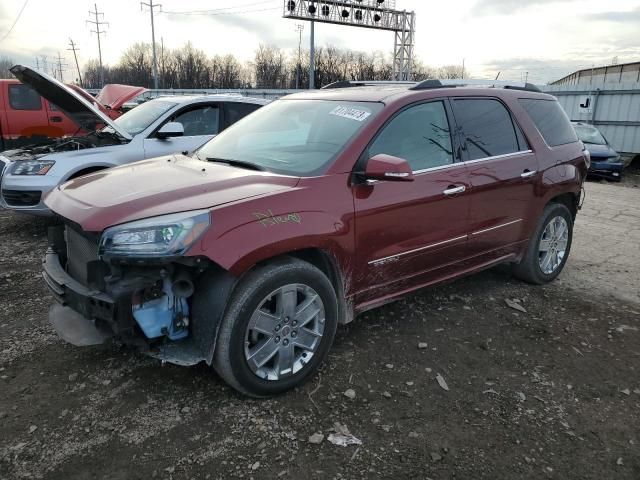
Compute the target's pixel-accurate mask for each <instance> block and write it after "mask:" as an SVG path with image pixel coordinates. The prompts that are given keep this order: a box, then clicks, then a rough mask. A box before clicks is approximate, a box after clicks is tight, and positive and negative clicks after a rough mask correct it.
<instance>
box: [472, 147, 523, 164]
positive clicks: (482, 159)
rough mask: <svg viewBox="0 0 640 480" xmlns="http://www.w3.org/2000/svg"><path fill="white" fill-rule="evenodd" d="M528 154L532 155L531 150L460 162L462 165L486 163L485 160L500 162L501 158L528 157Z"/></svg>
mask: <svg viewBox="0 0 640 480" xmlns="http://www.w3.org/2000/svg"><path fill="white" fill-rule="evenodd" d="M529 153H533V150H523V151H521V152H513V153H505V154H503V155H494V156H493V157H484V158H477V159H475V160H467V161H466V162H462V163H464V164H465V165H472V164H474V163H479V162H486V161H487V160H500V159H502V158H508V157H519V156H520V155H528V154H529Z"/></svg>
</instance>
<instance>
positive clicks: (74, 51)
mask: <svg viewBox="0 0 640 480" xmlns="http://www.w3.org/2000/svg"><path fill="white" fill-rule="evenodd" d="M69 46H70V47H71V48H67V50H69V51H72V52H73V59H74V60H75V61H76V69H77V70H78V82H79V83H80V86H81V87H82V73H80V65H78V55H77V54H76V52H77V51H78V50H80V49H79V48H78V47H76V44H75V43H73V39H71V38H69Z"/></svg>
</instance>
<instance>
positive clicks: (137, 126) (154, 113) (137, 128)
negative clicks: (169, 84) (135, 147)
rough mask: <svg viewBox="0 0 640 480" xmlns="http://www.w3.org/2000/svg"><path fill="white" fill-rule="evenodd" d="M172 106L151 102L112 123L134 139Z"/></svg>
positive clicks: (157, 101)
mask: <svg viewBox="0 0 640 480" xmlns="http://www.w3.org/2000/svg"><path fill="white" fill-rule="evenodd" d="M174 105H176V104H175V102H168V101H166V100H151V101H150V102H147V103H143V104H142V105H138V106H137V107H135V108H134V109H133V110H129V111H128V112H127V113H125V114H124V115H122V116H121V117H118V118H117V119H116V120H114V123H115V124H116V125H118V127H120V128H121V129H122V130H124V131H125V132H127V133H128V134H129V135H131V136H132V137H134V136H136V135H138V134H139V133H140V132H142V131H144V130H145V129H146V128H147V127H149V125H151V124H152V123H153V122H155V121H156V120H157V119H158V117H160V115H162V114H163V113H165V112H166V111H167V110H169V109H170V108H172V107H173V106H174ZM110 130H112V129H111V128H109V127H106V128H105V131H110Z"/></svg>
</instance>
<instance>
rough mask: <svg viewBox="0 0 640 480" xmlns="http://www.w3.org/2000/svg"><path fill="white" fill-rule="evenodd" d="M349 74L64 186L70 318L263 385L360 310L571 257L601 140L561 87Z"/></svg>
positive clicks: (60, 287)
mask: <svg viewBox="0 0 640 480" xmlns="http://www.w3.org/2000/svg"><path fill="white" fill-rule="evenodd" d="M332 87H333V88H328V89H324V90H322V91H316V92H310V93H304V94H297V95H292V96H289V97H286V98H284V99H281V100H279V101H276V102H274V103H272V104H271V105H269V106H267V107H264V108H263V109H261V110H259V111H257V112H256V113H253V114H252V115H250V116H248V117H246V118H245V119H244V120H242V121H240V122H238V123H237V124H236V125H234V126H233V127H231V128H229V129H228V130H226V131H225V132H223V133H222V134H220V135H219V136H217V137H216V138H215V139H213V140H211V141H210V142H209V143H207V144H206V145H205V146H203V147H202V148H201V149H200V150H198V151H197V152H195V153H194V154H192V155H190V156H188V155H176V156H170V157H163V158H158V159H154V160H147V161H142V162H138V163H134V164H130V165H126V166H123V167H118V168H114V169H111V170H107V171H102V172H98V173H95V174H93V175H89V176H86V177H82V178H79V179H76V180H73V181H71V182H69V183H66V184H64V185H62V186H61V187H59V188H58V189H57V190H55V191H53V192H52V193H51V194H50V195H49V196H48V197H47V199H46V203H47V205H48V206H49V207H50V208H51V209H52V210H53V211H54V212H56V213H57V214H58V215H59V216H60V217H61V218H62V220H63V224H64V226H62V227H55V228H54V229H53V230H52V231H51V232H50V242H51V248H50V249H49V251H48V252H47V254H46V257H45V261H44V278H45V280H46V281H47V283H48V285H49V287H50V288H51V290H52V292H53V294H54V295H55V297H56V299H57V300H58V302H59V303H60V305H56V306H55V307H53V308H52V310H51V314H50V317H51V321H52V322H53V324H54V326H55V327H56V329H57V331H58V332H59V334H60V335H61V336H62V337H63V338H65V339H66V340H68V341H71V342H72V343H74V344H77V345H90V344H97V343H101V342H103V341H104V340H105V339H106V338H108V337H112V336H115V337H117V338H118V339H119V340H120V341H122V342H125V343H128V344H133V345H136V346H138V347H140V348H141V349H142V350H143V351H145V352H146V353H147V354H149V355H152V356H155V357H157V358H160V359H162V360H165V361H168V362H173V363H176V364H180V365H193V364H196V363H198V362H202V361H204V362H206V363H207V364H209V365H212V366H213V367H214V368H215V369H216V370H217V372H218V373H219V374H220V376H222V377H223V378H224V379H225V380H226V381H227V382H228V383H229V384H230V385H232V386H233V387H235V388H236V389H238V390H239V391H241V392H244V393H245V394H248V395H252V396H266V395H270V394H275V393H278V392H282V391H285V390H287V389H290V388H292V387H293V386H295V385H298V384H300V383H301V382H303V381H304V380H305V379H307V378H309V376H310V375H311V374H312V373H313V372H314V370H315V369H316V368H317V367H318V365H320V363H321V362H322V361H323V360H324V359H325V358H326V356H327V352H328V350H329V348H330V346H331V343H332V341H333V338H334V335H335V332H336V327H337V325H338V324H344V323H348V322H350V321H351V320H352V319H353V318H354V316H355V315H356V314H358V313H360V312H363V311H365V310H368V309H371V308H374V307H378V306H380V305H383V304H385V303H387V302H390V301H393V300H396V299H398V298H399V297H402V296H403V295H406V294H407V293H409V292H412V291H414V290H416V289H418V288H422V287H425V286H429V285H434V284H437V283H439V282H443V281H445V280H451V279H453V278H457V277H460V276H463V275H467V274H470V273H473V272H477V271H478V270H482V269H485V268H489V267H491V266H494V265H496V264H499V263H511V264H512V265H513V270H514V272H515V275H516V276H517V277H518V278H521V279H523V280H525V281H528V282H531V283H534V284H542V283H545V282H549V281H551V280H553V279H554V278H555V277H556V276H557V275H558V274H559V273H560V271H561V270H562V268H563V266H564V264H565V262H566V261H567V257H568V255H569V249H570V247H571V236H572V229H573V222H574V218H575V216H576V213H577V211H578V209H579V203H580V196H581V189H582V184H583V180H584V178H585V175H586V172H587V164H588V162H589V156H588V153H587V152H586V151H585V150H584V148H583V145H582V144H581V142H579V141H578V139H577V137H576V134H575V132H574V130H573V128H572V127H571V124H570V123H569V120H568V119H567V116H566V115H565V113H564V112H563V110H562V108H561V107H560V105H559V104H558V103H557V101H556V100H555V99H554V98H553V97H551V96H548V95H544V94H542V93H539V92H538V91H537V90H536V89H535V87H532V86H530V85H521V86H513V85H507V86H504V85H502V86H498V85H495V84H493V85H489V87H488V88H479V87H468V86H451V85H447V84H444V83H442V82H439V81H427V82H423V83H417V84H414V85H406V84H395V85H393V84H389V85H387V84H382V85H381V84H377V85H367V84H357V83H340V84H337V85H333V86H332ZM338 87H348V88H338Z"/></svg>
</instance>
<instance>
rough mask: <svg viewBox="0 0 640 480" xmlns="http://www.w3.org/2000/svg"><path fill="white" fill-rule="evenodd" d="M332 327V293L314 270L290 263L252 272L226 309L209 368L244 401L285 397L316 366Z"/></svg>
mask: <svg viewBox="0 0 640 480" xmlns="http://www.w3.org/2000/svg"><path fill="white" fill-rule="evenodd" d="M337 324H338V302H337V299H336V293H335V290H334V288H333V286H332V284H331V282H330V281H329V279H328V278H327V277H326V275H325V274H324V273H322V272H321V271H320V270H319V269H317V268H316V267H314V266H313V265H311V264H309V263H307V262H304V261H302V260H298V259H295V258H283V259H281V260H278V261H276V262H273V263H269V264H267V265H263V266H260V267H257V268H256V269H255V270H253V271H251V272H249V273H248V274H247V275H246V276H245V278H243V279H242V280H241V281H240V283H239V284H238V286H237V287H236V289H235V290H234V292H233V294H232V296H231V299H230V301H229V304H228V305H227V308H226V311H225V315H224V317H223V320H222V324H221V326H220V333H219V336H218V341H217V344H216V351H215V358H214V368H215V370H216V371H217V372H218V374H219V375H220V376H221V377H222V378H223V379H224V380H225V381H226V382H227V383H228V384H229V385H230V386H232V387H233V388H235V389H236V390H238V391H239V392H241V393H244V394H245V395H249V396H252V397H268V396H271V395H276V394H278V393H282V392H285V391H287V390H290V389H292V388H294V387H296V386H298V385H301V384H302V383H303V382H305V381H306V380H307V379H308V378H309V377H310V376H311V375H312V374H313V373H314V372H315V370H316V369H317V368H318V367H319V366H320V364H321V363H322V361H323V360H324V359H325V358H326V356H327V353H328V351H329V348H330V347H331V344H332V343H333V339H334V337H335V332H336V327H337Z"/></svg>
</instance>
